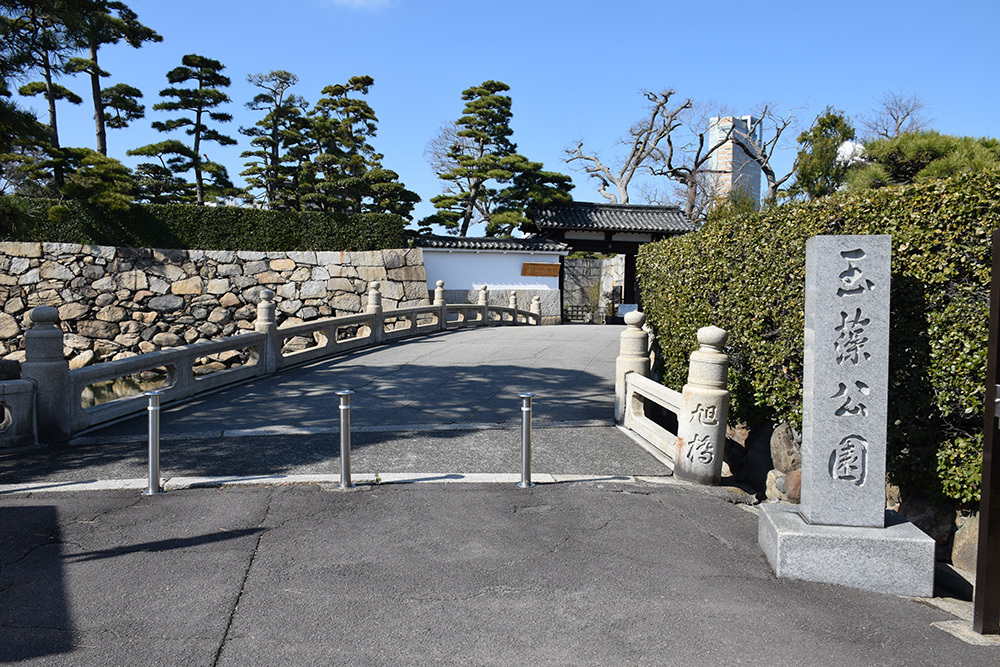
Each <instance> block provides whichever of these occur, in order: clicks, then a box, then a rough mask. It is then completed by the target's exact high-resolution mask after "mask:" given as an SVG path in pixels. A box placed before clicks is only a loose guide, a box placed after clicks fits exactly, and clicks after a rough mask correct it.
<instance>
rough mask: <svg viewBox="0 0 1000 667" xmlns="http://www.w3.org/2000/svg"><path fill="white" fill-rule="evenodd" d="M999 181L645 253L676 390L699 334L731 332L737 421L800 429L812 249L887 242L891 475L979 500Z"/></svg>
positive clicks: (923, 187) (712, 235)
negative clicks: (826, 238)
mask: <svg viewBox="0 0 1000 667" xmlns="http://www.w3.org/2000/svg"><path fill="white" fill-rule="evenodd" d="M998 227H1000V172H998V171H997V170H995V169H994V170H989V171H985V172H981V173H979V174H976V175H972V176H961V177H957V178H954V179H945V180H937V181H929V182H925V183H921V184H918V185H910V186H899V187H891V188H883V189H879V190H870V191H864V192H859V193H850V194H847V193H844V194H838V195H835V196H832V197H828V198H825V199H821V200H818V201H816V202H810V203H801V204H789V205H785V206H780V207H776V208H772V209H768V210H764V211H761V212H755V213H735V214H732V215H728V216H726V215H722V216H716V217H714V218H711V219H710V220H709V221H708V222H707V223H706V224H705V225H704V227H702V229H701V230H699V231H698V232H695V233H692V234H688V235H686V236H683V237H679V238H676V239H671V240H668V241H663V242H660V243H655V244H649V245H647V246H645V247H644V248H643V250H642V251H641V252H640V254H639V258H638V263H637V268H638V273H639V279H640V282H641V285H642V292H643V301H644V304H645V305H644V308H645V311H646V315H647V317H648V318H649V321H650V323H651V325H652V326H653V328H654V329H655V330H656V332H657V333H658V335H659V340H660V341H677V342H678V343H679V344H678V345H665V346H664V348H665V349H664V350H663V361H664V366H663V377H664V382H665V383H666V384H668V385H671V386H674V387H676V388H680V386H681V385H682V384H683V383H684V381H685V378H686V374H687V357H688V355H689V353H690V352H691V349H692V348H693V347H694V345H695V343H694V340H695V332H696V331H697V329H698V328H699V327H702V326H705V325H708V324H715V325H717V326H721V327H723V328H724V329H726V330H727V331H729V334H730V338H729V349H728V352H729V353H730V356H731V358H732V362H733V363H732V369H731V371H730V385H729V386H730V390H731V391H732V393H733V406H732V412H731V414H732V419H733V421H734V422H743V423H747V424H751V425H752V424H756V423H760V422H762V421H764V420H779V421H780V420H788V421H790V422H791V423H793V424H795V425H800V424H801V420H802V352H803V329H804V315H803V303H804V285H805V282H804V281H805V275H804V271H805V241H806V239H807V238H809V237H810V236H813V235H816V234H891V235H892V247H893V264H892V281H893V283H892V294H891V299H892V306H891V309H892V312H891V317H892V320H891V325H890V362H889V363H890V373H889V394H890V398H889V460H888V467H889V472H890V476H891V479H892V480H893V481H894V482H895V483H897V484H899V485H900V486H902V487H903V488H904V489H911V490H914V491H917V492H922V493H927V492H940V493H943V494H944V495H946V496H947V497H950V498H955V499H958V500H961V501H963V502H973V501H976V500H978V498H979V474H980V467H981V451H982V425H983V421H982V419H983V403H984V400H985V374H986V353H987V351H986V348H987V319H988V314H989V278H990V249H991V241H990V237H991V234H992V233H993V232H994V231H995V230H996V229H997V228H998Z"/></svg>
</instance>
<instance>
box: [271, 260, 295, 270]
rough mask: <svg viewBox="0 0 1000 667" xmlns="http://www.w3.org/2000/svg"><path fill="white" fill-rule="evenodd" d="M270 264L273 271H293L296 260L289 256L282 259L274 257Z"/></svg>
mask: <svg viewBox="0 0 1000 667" xmlns="http://www.w3.org/2000/svg"><path fill="white" fill-rule="evenodd" d="M268 266H269V267H270V268H271V270H272V271H291V270H293V269H294V268H295V260H292V259H288V258H287V257H284V258H281V259H272V260H271V261H270V262H269V263H268Z"/></svg>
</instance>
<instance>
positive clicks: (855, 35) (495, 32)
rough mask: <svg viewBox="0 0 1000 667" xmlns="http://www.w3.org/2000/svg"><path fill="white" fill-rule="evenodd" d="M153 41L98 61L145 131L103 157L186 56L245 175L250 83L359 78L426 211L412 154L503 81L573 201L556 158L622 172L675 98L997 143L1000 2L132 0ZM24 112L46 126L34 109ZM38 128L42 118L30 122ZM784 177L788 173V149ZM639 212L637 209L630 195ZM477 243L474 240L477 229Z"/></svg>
mask: <svg viewBox="0 0 1000 667" xmlns="http://www.w3.org/2000/svg"><path fill="white" fill-rule="evenodd" d="M128 4H129V5H130V6H131V7H132V8H133V9H134V10H135V11H136V12H137V13H138V14H139V18H140V20H141V21H142V22H143V23H145V24H146V25H148V26H150V27H151V28H153V29H155V30H156V31H158V32H159V33H160V34H161V35H163V38H164V39H163V42H161V43H159V44H149V45H146V46H144V47H143V48H141V49H138V50H135V49H132V48H131V47H129V46H127V45H124V44H119V45H115V46H109V47H106V48H105V49H104V50H102V51H101V55H100V57H101V65H102V67H103V68H104V69H106V70H108V71H110V72H111V75H112V76H111V77H110V78H109V79H106V83H105V85H111V84H113V83H119V82H123V83H129V84H131V85H134V86H137V87H138V88H140V89H141V90H142V91H143V93H145V98H144V102H145V104H146V106H147V117H146V118H145V119H142V120H139V121H136V122H135V123H133V126H132V127H130V128H127V129H124V130H109V131H108V146H109V154H110V155H111V156H112V157H116V158H118V159H121V160H122V161H124V162H125V163H126V164H128V165H130V166H134V165H135V164H136V163H138V162H139V160H137V159H136V158H129V157H126V156H125V151H126V150H127V149H128V148H133V147H136V146H140V145H143V144H146V143H152V142H154V141H160V140H162V139H165V138H168V137H169V136H176V138H178V139H182V140H183V139H184V137H183V135H180V134H176V135H164V134H160V133H157V132H154V131H153V130H151V129H150V127H149V123H150V121H151V120H154V119H159V120H163V119H165V118H167V117H168V114H166V113H164V112H155V111H152V110H151V107H152V105H153V104H154V103H155V102H157V101H158V100H159V98H158V96H157V93H158V91H159V90H160V89H161V88H164V87H166V85H167V83H166V79H165V74H166V72H167V71H168V70H170V69H172V68H173V67H176V66H178V65H179V64H180V59H181V56H183V55H184V54H188V53H197V54H200V55H203V56H207V57H210V58H214V59H216V60H220V61H222V62H223V63H224V64H225V65H226V71H225V73H226V74H227V75H228V76H229V77H230V78H231V79H232V81H233V84H232V86H231V87H230V88H229V90H228V92H229V95H230V97H232V99H233V103H232V104H231V105H228V107H229V108H228V109H226V110H227V111H229V112H230V113H232V114H233V116H234V121H233V122H232V123H230V124H228V126H224V127H223V128H222V129H223V130H224V131H226V133H227V134H229V135H230V136H233V137H234V138H237V139H238V140H239V141H240V145H239V146H237V147H235V148H219V147H217V146H215V145H212V144H209V145H208V146H207V147H206V151H205V152H207V153H208V154H209V156H210V158H211V159H213V160H215V161H218V162H221V163H223V164H225V165H226V166H227V167H228V169H229V173H230V176H231V177H233V178H234V179H237V180H239V179H238V176H237V174H238V173H239V172H240V171H242V170H243V168H244V167H243V164H242V163H243V160H242V159H241V158H240V157H239V153H240V152H241V151H242V150H246V149H247V148H248V143H247V140H248V138H247V137H244V136H242V135H240V134H239V133H238V131H237V130H238V127H240V126H251V125H253V123H254V122H256V120H258V118H259V115H258V113H257V112H254V111H250V110H248V109H246V107H245V106H244V105H245V103H246V102H247V101H249V100H250V99H251V98H252V97H253V95H254V94H255V90H254V89H253V87H252V86H250V85H249V84H247V83H246V77H247V75H248V74H253V73H266V72H269V71H271V70H275V69H284V70H288V71H290V72H294V73H295V74H297V75H298V76H299V77H300V81H299V84H298V85H297V86H296V88H295V89H294V91H293V92H295V93H297V94H299V95H301V96H303V97H305V98H306V99H307V100H308V101H309V102H310V103H313V102H315V101H316V100H317V99H318V98H319V97H320V91H321V90H322V88H323V87H324V86H326V85H329V84H333V83H341V82H346V81H347V79H349V78H350V77H351V76H355V75H362V74H368V75H371V76H372V77H374V79H375V86H374V88H373V89H372V91H371V92H370V93H369V95H368V102H369V104H371V106H372V108H373V109H374V110H375V113H376V114H377V115H378V117H379V132H378V136H377V137H376V139H375V141H374V142H373V143H374V144H375V147H376V149H378V150H379V151H380V152H381V153H383V154H384V155H385V159H384V165H385V166H386V167H388V168H390V169H393V170H395V171H397V172H398V173H399V174H400V177H401V180H402V181H403V183H405V184H406V186H407V187H409V188H410V189H411V190H414V191H416V192H417V193H418V194H419V195H420V196H421V197H422V198H423V202H422V203H421V204H419V205H418V207H417V209H416V210H415V212H414V219H415V220H419V219H420V218H422V217H424V216H425V215H428V214H429V213H431V212H432V211H433V206H432V205H431V204H430V201H429V200H430V198H431V197H433V196H434V195H436V194H439V193H440V191H441V182H440V181H439V180H438V179H437V178H436V177H435V175H434V173H433V172H432V171H431V169H430V167H429V166H428V164H427V160H426V158H425V157H424V155H423V152H424V148H425V146H426V144H427V142H428V141H429V140H430V139H432V138H433V137H434V136H435V134H436V133H437V131H438V129H439V127H440V126H441V125H442V123H444V122H446V121H453V120H455V119H456V118H458V117H459V116H460V115H461V111H462V106H463V102H462V100H461V92H462V90H464V89H466V88H468V87H470V86H473V85H475V84H478V83H480V82H482V81H484V80H487V79H495V80H499V81H503V82H505V83H507V84H508V85H510V87H511V90H510V93H509V94H510V95H511V97H512V99H513V113H514V118H513V123H512V126H513V128H514V137H513V139H514V141H515V142H516V143H517V145H518V149H519V151H520V152H521V153H522V154H524V155H525V156H527V157H528V158H529V159H532V160H536V161H541V162H543V163H544V164H545V167H546V168H547V169H551V170H556V171H562V172H564V173H567V174H570V175H572V176H573V181H574V183H575V184H576V189H575V190H574V191H573V195H574V198H575V199H577V200H580V201H603V200H602V199H601V197H600V195H598V193H597V190H596V185H595V181H593V180H590V179H588V178H587V177H586V175H584V174H582V173H580V172H579V171H576V170H574V169H573V167H572V165H567V164H565V163H564V162H563V159H564V157H565V156H564V152H563V151H564V149H565V148H566V147H568V146H571V145H575V143H576V141H577V140H581V139H582V140H584V142H585V148H587V149H595V150H599V151H600V154H601V156H602V158H606V159H607V161H609V162H613V161H614V156H615V154H616V148H617V144H616V142H617V140H618V139H619V138H621V137H622V136H623V135H624V134H625V133H626V131H627V129H628V127H629V126H630V125H631V124H632V123H633V122H634V121H635V120H638V119H639V118H641V117H642V116H643V114H644V104H645V99H644V98H643V97H642V96H641V94H640V91H642V90H652V91H660V90H663V89H666V88H673V89H675V90H676V91H677V95H678V96H679V97H682V98H684V97H690V98H692V99H693V100H694V101H696V102H706V103H707V102H714V103H716V105H719V104H724V105H726V106H727V108H728V109H729V110H730V111H732V112H735V113H736V114H738V115H742V114H746V113H750V112H752V111H753V109H754V108H755V107H756V106H758V105H759V104H760V103H762V102H766V101H771V102H774V103H776V104H777V105H778V107H779V108H780V109H782V110H788V109H793V108H799V109H801V111H800V112H799V113H800V117H801V123H802V126H801V128H800V129H805V127H807V126H808V125H809V123H810V122H811V121H812V120H813V119H814V118H815V117H816V115H817V114H818V113H820V112H821V111H822V110H823V109H824V108H825V107H826V106H827V105H832V106H834V107H835V108H837V109H841V110H843V111H845V112H847V114H848V115H850V116H856V115H858V114H863V113H866V112H869V111H870V110H871V109H872V108H873V107H874V105H875V102H876V100H877V99H878V98H879V97H881V96H882V95H883V94H884V93H886V92H887V91H890V90H896V91H904V92H906V93H907V94H910V93H916V94H917V95H919V96H920V97H921V98H922V99H923V100H924V101H925V102H926V104H927V111H928V114H929V115H930V116H931V117H932V118H933V122H932V127H933V128H934V129H937V130H939V131H941V132H944V133H948V134H958V135H971V136H997V135H998V134H1000V132H998V130H997V120H996V119H997V118H998V117H1000V76H998V74H997V71H998V69H997V67H998V66H997V48H996V44H997V37H996V31H997V29H998V23H1000V21H998V19H1000V2H997V0H953V1H952V2H930V1H928V0H866V1H864V2H861V1H859V0H842V1H840V2H836V3H834V2H811V1H810V0H772V1H770V2H738V3H737V2H725V1H722V2H718V1H717V2H696V1H690V0H688V1H685V2H677V1H675V0H649V1H646V2H637V1H634V0H618V1H617V2H607V1H602V2H599V1H596V0H280V1H279V0H271V1H267V0H240V1H238V2H237V1H230V0H130V1H129V3H128ZM61 83H62V84H63V85H66V86H68V87H69V88H71V89H73V90H74V91H76V92H77V93H78V94H80V95H81V96H82V97H84V99H85V102H84V104H83V105H81V106H80V107H76V108H73V107H70V106H68V105H66V104H63V105H61V106H60V109H59V112H60V114H61V116H60V139H61V141H62V144H63V145H66V146H90V147H93V145H94V131H93V120H92V114H93V111H92V109H91V108H89V107H88V103H87V101H86V100H87V99H88V91H89V88H88V84H87V81H86V80H85V79H84V78H83V77H74V78H65V79H63V80H61ZM26 105H27V106H30V107H33V108H35V109H37V110H38V111H39V112H43V111H44V107H43V105H42V104H41V102H40V98H34V99H31V100H28V101H27V102H26ZM41 115H42V117H43V118H44V113H42V114H41ZM795 134H797V132H796V133H791V134H790V135H789V137H788V139H789V145H788V148H787V149H786V150H785V151H783V152H782V153H781V155H780V158H779V159H778V160H777V161H776V162H777V166H778V167H779V169H778V171H779V172H782V170H784V171H787V169H788V168H790V165H791V161H792V159H793V157H794V138H795ZM632 194H633V201H634V202H635V203H639V202H638V201H636V200H637V199H638V197H636V195H637V194H638V193H637V191H633V193H632ZM473 233H478V234H481V233H482V230H481V229H479V230H475V231H474V232H473Z"/></svg>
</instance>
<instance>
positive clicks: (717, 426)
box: [615, 312, 729, 484]
mask: <svg viewBox="0 0 1000 667" xmlns="http://www.w3.org/2000/svg"><path fill="white" fill-rule="evenodd" d="M645 319H646V318H645V315H643V314H642V313H640V312H632V313H628V314H627V315H625V324H627V325H628V328H626V330H625V331H623V332H622V335H621V351H620V354H619V356H618V359H617V362H616V372H615V420H616V421H618V422H619V423H620V424H622V425H623V426H624V427H625V428H627V429H629V430H630V431H632V432H634V433H635V434H636V435H638V436H640V437H641V438H642V440H643V441H644V442H645V443H646V444H647V445H648V446H649V447H648V448H649V449H650V453H651V454H653V455H654V456H656V457H657V458H658V459H660V460H661V461H662V462H663V463H666V464H668V465H672V466H673V471H674V476H675V477H678V478H680V479H684V480H687V481H691V482H697V483H700V484H718V483H719V482H720V480H721V478H722V463H723V456H724V454H725V446H726V423H727V421H728V418H729V392H728V391H727V390H726V380H727V375H728V370H729V357H728V356H727V355H726V354H725V353H724V352H723V351H722V349H723V347H724V346H725V344H726V338H727V334H726V332H725V331H723V330H722V329H719V328H718V327H703V328H701V329H699V330H698V342H699V343H700V347H699V349H697V350H695V351H694V352H693V353H691V363H690V367H689V370H688V381H687V384H685V385H684V388H683V390H682V391H680V392H678V391H675V390H673V389H670V388H669V387H665V386H663V385H661V384H659V383H658V382H654V381H653V380H651V379H650V378H649V375H650V363H649V338H648V334H647V333H646V332H645V331H644V330H643V329H642V325H643V323H644V322H645ZM653 406H658V408H659V409H658V410H656V412H658V413H659V415H658V416H661V415H663V413H670V414H671V415H672V417H673V419H672V420H664V419H658V418H656V417H654V416H653V412H654V410H653ZM664 421H667V422H668V423H669V421H673V422H674V424H676V426H673V425H672V424H671V425H664ZM671 428H673V430H671Z"/></svg>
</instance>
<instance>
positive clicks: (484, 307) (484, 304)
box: [478, 285, 490, 326]
mask: <svg viewBox="0 0 1000 667" xmlns="http://www.w3.org/2000/svg"><path fill="white" fill-rule="evenodd" d="M478 305H479V308H480V312H481V313H482V314H481V315H480V317H481V318H482V324H483V325H484V326H485V325H487V324H489V323H490V293H489V291H488V290H487V289H486V285H483V286H481V287H480V288H479V303H478Z"/></svg>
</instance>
